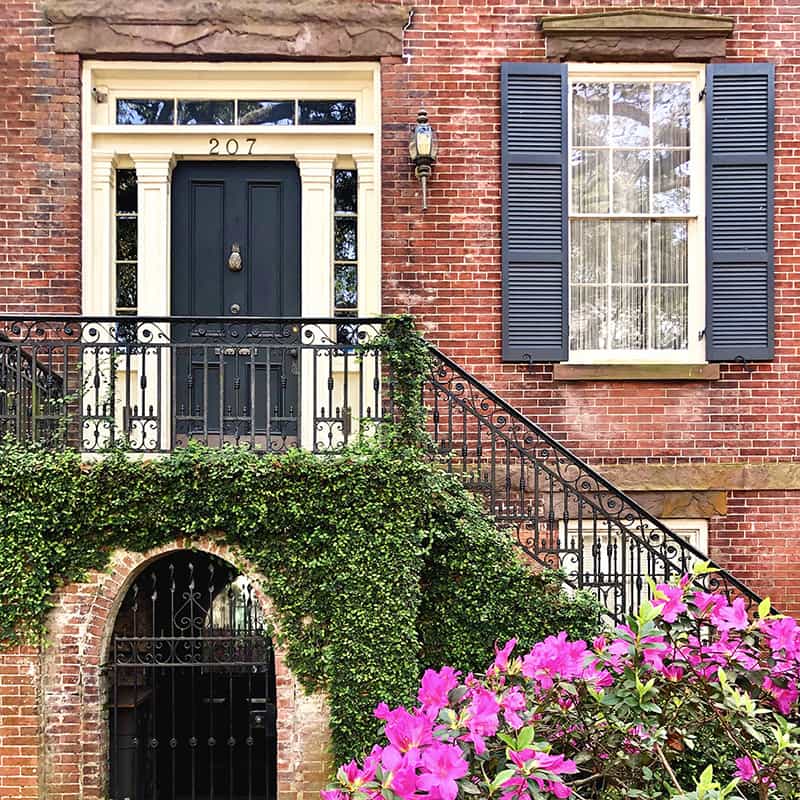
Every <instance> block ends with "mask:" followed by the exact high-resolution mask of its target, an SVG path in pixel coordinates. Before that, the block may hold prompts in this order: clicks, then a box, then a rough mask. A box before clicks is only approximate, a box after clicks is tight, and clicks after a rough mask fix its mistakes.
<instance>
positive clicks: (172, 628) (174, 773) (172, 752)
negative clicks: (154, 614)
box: [168, 564, 178, 797]
mask: <svg viewBox="0 0 800 800" xmlns="http://www.w3.org/2000/svg"><path fill="white" fill-rule="evenodd" d="M168 569H169V635H170V637H172V638H175V565H174V564H170V565H169V568H168ZM175 672H176V670H174V669H171V670H170V671H169V678H170V681H169V682H170V703H169V706H170V715H169V716H170V738H169V746H170V763H171V766H172V769H171V773H170V778H171V785H172V796H173V797H175V796H176V793H175V779H176V777H177V763H176V757H177V752H176V750H177V747H178V739H177V736H176V730H175V705H176V698H175Z"/></svg>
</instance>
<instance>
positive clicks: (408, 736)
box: [375, 703, 433, 753]
mask: <svg viewBox="0 0 800 800" xmlns="http://www.w3.org/2000/svg"><path fill="white" fill-rule="evenodd" d="M375 716H376V717H377V718H378V719H382V720H384V721H385V722H386V738H387V739H388V740H389V742H390V743H391V744H392V745H393V746H394V747H396V748H397V749H398V750H399V751H400V752H401V753H407V752H408V751H409V750H411V749H412V748H414V747H421V746H422V745H426V744H430V742H431V741H432V739H433V733H432V730H431V726H432V723H431V720H430V719H429V718H428V717H427V716H426V715H425V714H424V713H423V712H422V711H421V710H420V709H415V710H414V712H413V713H411V712H409V711H407V710H406V709H405V708H403V707H402V706H400V707H398V708H395V709H394V710H390V709H389V707H388V706H387V705H386V703H381V704H380V705H379V706H378V707H377V708H376V709H375Z"/></svg>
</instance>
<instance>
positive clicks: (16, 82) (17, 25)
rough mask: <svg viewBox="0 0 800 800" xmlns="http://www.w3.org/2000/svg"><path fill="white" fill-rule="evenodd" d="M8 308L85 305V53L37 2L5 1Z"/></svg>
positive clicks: (0, 100)
mask: <svg viewBox="0 0 800 800" xmlns="http://www.w3.org/2000/svg"><path fill="white" fill-rule="evenodd" d="M0 42H1V43H2V47H1V48H0V53H2V69H3V81H2V85H0V313H3V312H7V313H14V312H17V313H19V312H25V311H28V310H30V309H31V307H36V308H38V309H40V310H41V311H43V312H49V313H57V312H60V311H68V312H74V311H77V310H79V308H80V297H81V294H80V292H81V289H80V252H81V244H80V224H81V221H80V197H81V184H80V175H81V162H80V60H79V58H78V56H74V55H59V54H56V53H55V52H53V36H52V31H51V30H50V28H49V27H47V25H46V24H45V23H44V18H43V15H42V12H41V10H40V8H39V6H38V3H35V2H14V0H11V2H8V3H3V4H2V6H0Z"/></svg>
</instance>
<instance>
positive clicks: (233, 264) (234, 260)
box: [228, 242, 242, 272]
mask: <svg viewBox="0 0 800 800" xmlns="http://www.w3.org/2000/svg"><path fill="white" fill-rule="evenodd" d="M228 269H229V270H230V271H231V272H241V271H242V254H241V253H240V252H239V242H234V243H233V244H232V245H231V254H230V255H229V256H228Z"/></svg>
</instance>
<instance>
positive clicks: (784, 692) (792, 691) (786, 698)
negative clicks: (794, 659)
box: [762, 675, 798, 714]
mask: <svg viewBox="0 0 800 800" xmlns="http://www.w3.org/2000/svg"><path fill="white" fill-rule="evenodd" d="M762 686H763V688H764V689H765V690H766V691H767V692H768V693H769V694H771V695H772V697H773V698H774V700H775V707H776V708H777V709H778V711H780V712H781V714H788V713H789V712H790V711H791V710H792V706H793V705H794V704H795V703H796V702H797V697H798V690H797V686H796V685H790V686H788V687H786V688H785V689H784V688H783V687H782V686H778V685H777V684H776V683H775V682H774V681H773V680H772V678H770V677H769V675H767V676H766V677H765V678H764V683H763V684H762Z"/></svg>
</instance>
